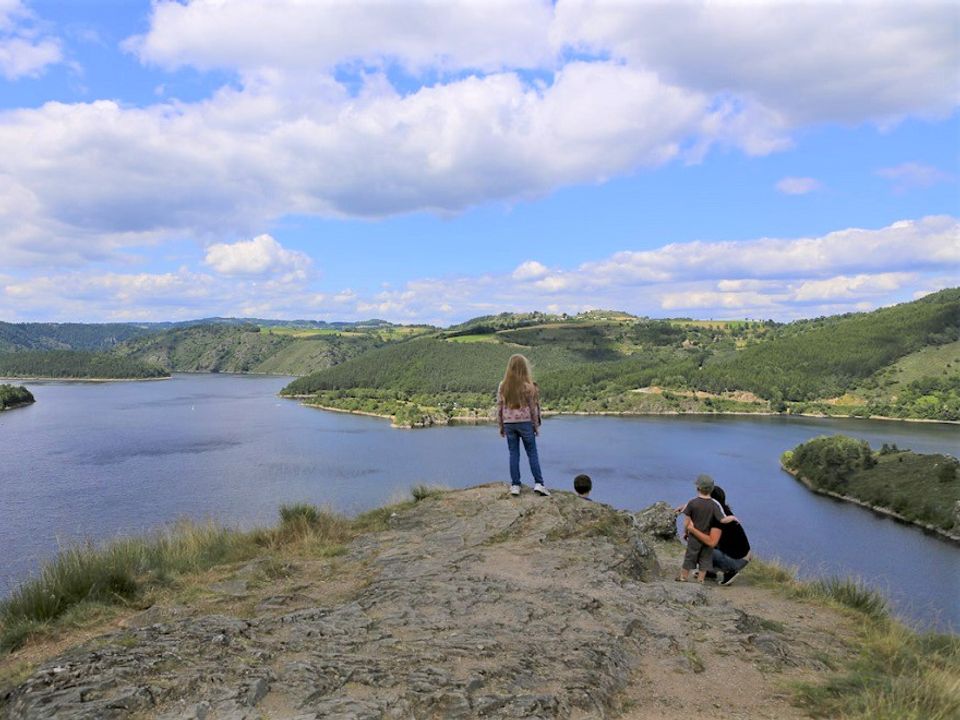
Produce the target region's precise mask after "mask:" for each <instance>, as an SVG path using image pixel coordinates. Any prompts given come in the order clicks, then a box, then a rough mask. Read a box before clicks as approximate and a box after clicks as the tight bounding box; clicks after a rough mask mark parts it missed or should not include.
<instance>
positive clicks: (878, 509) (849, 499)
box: [780, 463, 960, 546]
mask: <svg viewBox="0 0 960 720" xmlns="http://www.w3.org/2000/svg"><path fill="white" fill-rule="evenodd" d="M780 469H781V470H783V471H784V472H785V473H787V474H788V475H790V476H791V477H793V478H794V479H795V480H797V481H799V482H800V483H801V484H802V485H803V486H804V487H805V488H807V490H810V491H811V492H814V493H816V494H817V495H824V496H826V497H829V498H833V499H834V500H838V501H840V502H846V503H852V504H854V505H859V506H860V507H862V508H866V509H867V510H870V511H872V512H873V513H875V514H877V515H882V516H883V517H886V518H890V519H891V520H895V521H897V522H899V523H902V524H903V525H912V526H913V527H917V528H920V529H921V530H923V531H924V532H925V533H927V534H928V535H936V536H938V537H940V538H941V539H942V540H946V541H947V542H950V543H953V544H954V545H958V546H960V535H954V534H953V533H951V532H949V531H947V530H944V529H943V528H939V527H937V526H936V525H930V524H929V523H924V522H919V521H917V520H911V519H909V518H906V517H904V516H903V515H901V514H900V513H898V512H895V511H893V510H891V509H890V508H885V507H882V506H880V505H871V504H870V503H868V502H866V501H864V500H861V499H860V498H855V497H853V496H852V495H841V494H840V493H837V492H833V491H832V490H824V489H823V488H818V487H814V485H813V484H812V483H811V482H810V481H809V480H807V479H806V478H805V477H803V476H802V475H800V473H798V472H795V471H793V470H790V469H789V468H787V467H784V466H783V463H781V464H780Z"/></svg>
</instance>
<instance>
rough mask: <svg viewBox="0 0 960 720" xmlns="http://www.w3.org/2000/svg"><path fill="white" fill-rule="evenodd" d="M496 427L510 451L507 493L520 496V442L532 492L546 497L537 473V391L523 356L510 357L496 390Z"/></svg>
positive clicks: (541, 477) (528, 364) (538, 423)
mask: <svg viewBox="0 0 960 720" xmlns="http://www.w3.org/2000/svg"><path fill="white" fill-rule="evenodd" d="M497 424H498V425H499V426H500V437H505V438H506V439H507V448H508V449H509V451H510V494H511V495H519V494H520V442H521V441H522V442H523V449H524V450H525V451H526V453H527V459H528V460H529V461H530V473H531V474H532V475H533V491H534V492H535V493H537V494H538V495H544V496H548V495H550V492H549V491H548V490H547V488H546V487H544V484H543V473H541V472H540V457H539V455H538V454H537V435H539V434H540V390H539V388H538V387H537V384H536V383H535V382H534V381H533V373H532V372H531V371H530V363H529V361H528V360H527V359H526V358H525V357H524V356H523V355H513V356H511V357H510V360H509V361H508V362H507V370H506V372H505V373H504V374H503V380H502V381H501V382H500V386H499V387H498V388H497Z"/></svg>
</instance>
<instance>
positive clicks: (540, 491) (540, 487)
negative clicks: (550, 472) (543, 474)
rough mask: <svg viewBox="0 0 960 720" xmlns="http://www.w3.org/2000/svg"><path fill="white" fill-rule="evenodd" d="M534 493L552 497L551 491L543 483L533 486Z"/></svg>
mask: <svg viewBox="0 0 960 720" xmlns="http://www.w3.org/2000/svg"><path fill="white" fill-rule="evenodd" d="M533 491H534V492H535V493H536V494H537V495H543V496H544V497H550V491H549V490H547V489H546V488H545V487H544V486H543V483H534V485H533Z"/></svg>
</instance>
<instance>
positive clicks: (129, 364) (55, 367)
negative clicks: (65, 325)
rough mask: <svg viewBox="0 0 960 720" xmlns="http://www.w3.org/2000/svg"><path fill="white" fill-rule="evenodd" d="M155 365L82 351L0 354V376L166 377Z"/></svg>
mask: <svg viewBox="0 0 960 720" xmlns="http://www.w3.org/2000/svg"><path fill="white" fill-rule="evenodd" d="M169 374H170V373H168V372H167V371H166V370H164V369H163V368H161V367H158V366H157V365H151V364H149V363H144V362H140V361H139V360H133V359H131V358H124V357H119V356H118V355H115V354H112V353H105V352H103V353H98V352H85V351H83V350H47V351H37V350H27V351H23V352H15V353H3V354H0V377H12V378H16V377H19V378H31V377H38V378H69V379H83V378H90V379H102V380H108V379H109V380H136V379H147V378H159V377H167V376H168V375H169Z"/></svg>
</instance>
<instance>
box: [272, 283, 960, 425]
mask: <svg viewBox="0 0 960 720" xmlns="http://www.w3.org/2000/svg"><path fill="white" fill-rule="evenodd" d="M958 325H960V289H951V290H944V291H941V292H939V293H935V294H933V295H930V296H928V297H925V298H923V299H921V300H918V301H915V302H911V303H905V304H902V305H898V306H895V307H891V308H884V309H881V310H877V311H875V312H871V313H858V314H850V315H843V316H837V317H831V318H817V319H815V320H805V321H801V322H797V323H791V324H787V325H780V324H777V323H773V322H769V321H768V322H749V321H726V322H712V321H695V320H649V319H646V318H636V317H633V316H630V315H627V314H625V313H616V312H612V311H602V312H597V313H591V314H589V315H585V316H577V317H568V318H563V317H558V316H549V315H543V314H540V313H529V314H519V315H516V314H503V315H497V316H487V317H482V318H476V319H474V320H471V321H468V322H466V323H463V324H462V325H458V326H455V327H453V328H448V329H447V330H443V331H440V332H438V333H436V334H435V335H434V336H432V337H424V338H419V339H415V340H411V341H409V342H405V343H400V344H397V345H393V346H388V347H384V348H381V349H378V350H374V351H371V352H369V353H365V354H363V355H360V356H358V357H356V358H354V359H352V360H347V361H345V362H343V363H342V364H340V365H338V366H336V367H334V368H330V369H327V370H321V371H319V372H317V373H313V374H311V375H309V376H307V377H303V378H300V379H299V380H297V381H295V382H293V383H291V384H290V385H289V386H288V387H287V388H285V390H284V393H285V394H291V395H308V394H314V393H316V394H317V397H316V403H317V404H320V405H324V406H332V407H343V408H345V409H351V410H364V411H367V412H376V413H381V414H388V415H393V416H396V415H397V413H398V412H401V411H402V413H401V414H403V416H404V417H405V418H413V419H414V423H413V424H429V423H430V422H435V421H437V419H438V418H441V419H442V416H444V415H446V416H449V415H454V416H456V415H463V414H467V415H476V414H477V413H480V414H484V413H486V412H487V410H488V409H489V406H490V404H492V395H493V392H494V390H495V388H496V385H497V382H498V380H499V379H500V377H501V376H502V373H503V368H504V366H505V365H506V360H507V358H508V357H509V356H510V355H511V354H513V353H515V352H520V353H523V354H525V355H527V357H528V358H530V360H531V361H532V362H533V364H534V366H535V371H536V375H537V379H538V382H539V384H540V386H541V389H542V391H543V398H544V405H545V407H546V408H547V409H549V410H555V411H562V412H568V411H582V412H627V413H630V412H691V411H696V412H726V411H741V412H743V411H746V412H751V411H753V412H756V411H771V410H773V411H777V412H785V411H788V412H816V413H832V414H857V415H869V414H881V410H883V411H884V412H885V413H886V414H891V415H896V416H901V417H928V418H932V419H942V420H952V419H960V376H958V375H957V374H956V373H954V374H950V373H946V372H940V370H941V368H939V366H937V360H936V358H940V355H939V354H937V355H934V356H932V357H933V358H934V359H933V360H932V361H931V360H930V359H929V358H928V360H927V361H926V362H925V363H924V362H920V361H917V362H915V363H913V364H912V365H911V367H912V368H914V369H913V370H912V372H913V375H911V377H912V383H911V384H909V385H905V386H901V391H900V394H899V395H893V394H891V393H889V392H887V393H884V392H880V391H878V392H876V393H874V394H873V396H871V398H869V399H863V398H853V399H850V398H847V397H844V393H847V392H848V391H850V390H852V389H855V388H857V387H860V386H863V385H865V384H866V385H872V386H874V387H877V386H878V385H879V384H880V381H879V380H877V376H878V374H879V373H883V372H884V371H887V370H888V369H889V368H890V367H892V366H893V365H894V364H896V363H897V362H899V361H901V360H903V361H904V362H907V360H906V358H908V357H910V356H911V355H912V354H914V353H921V352H926V353H927V354H928V355H929V354H930V353H931V352H933V351H932V350H931V348H938V347H943V346H946V345H948V344H950V343H952V342H956V340H957V338H958V336H960V326H958ZM931 363H932V365H933V366H934V367H936V370H937V372H936V375H935V376H932V375H931V376H928V375H924V374H923V372H925V371H923V370H922V368H926V367H930V366H931ZM917 368H921V370H918V369H917ZM942 369H943V370H944V371H946V370H948V369H949V368H946V367H945V368H942ZM408 411H409V412H408ZM418 413H419V414H420V420H416V417H417V415H418Z"/></svg>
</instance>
